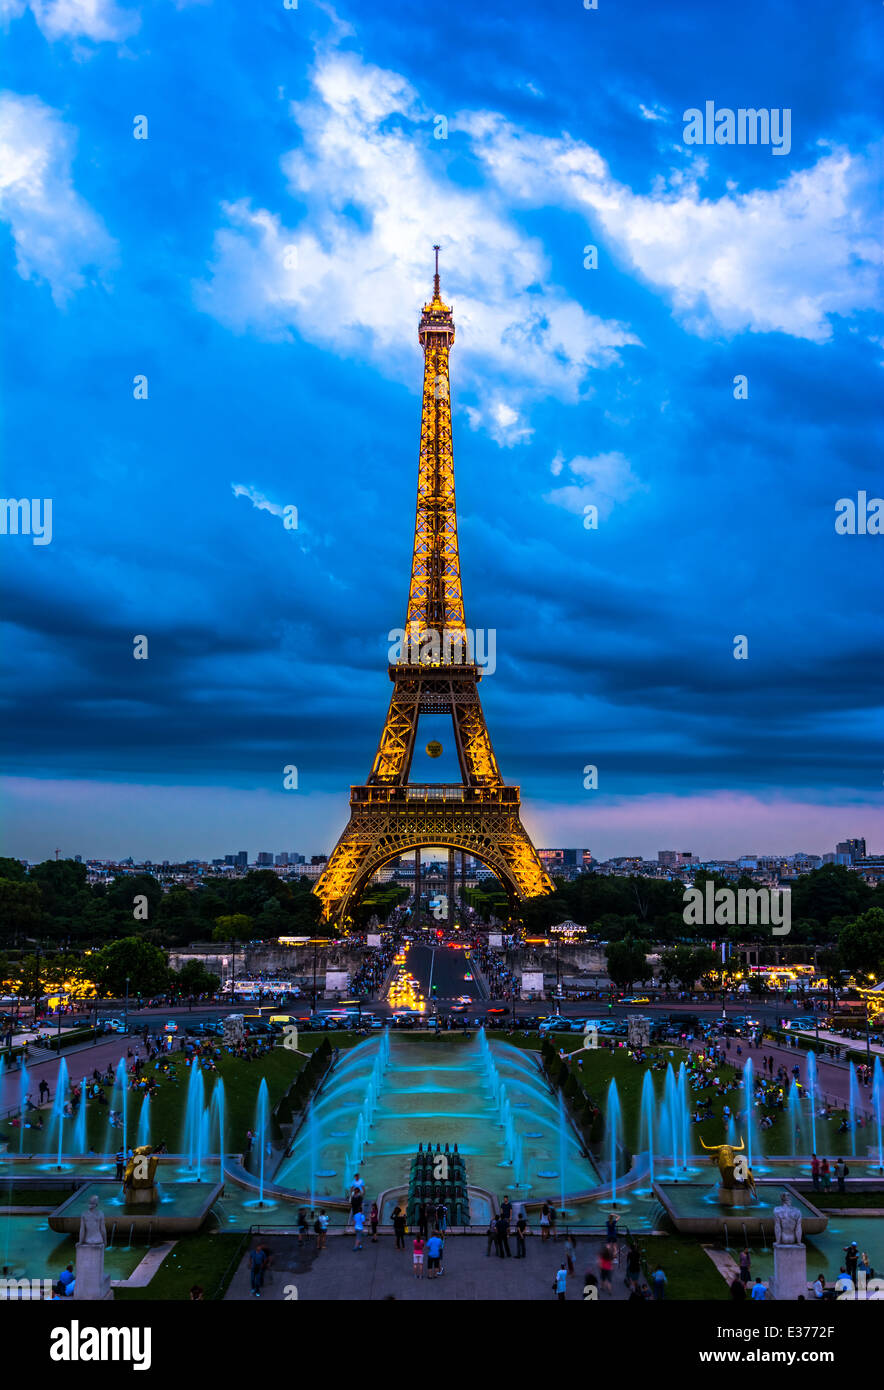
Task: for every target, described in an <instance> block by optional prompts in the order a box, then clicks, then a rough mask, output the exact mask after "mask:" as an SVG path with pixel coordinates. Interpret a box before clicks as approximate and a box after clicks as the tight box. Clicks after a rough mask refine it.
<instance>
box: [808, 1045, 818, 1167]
mask: <svg viewBox="0 0 884 1390" xmlns="http://www.w3.org/2000/svg"><path fill="white" fill-rule="evenodd" d="M807 1094H808V1098H809V1100H810V1151H811V1153H816V1098H817V1071H816V1053H815V1052H813V1051H810V1052H808V1054H807Z"/></svg>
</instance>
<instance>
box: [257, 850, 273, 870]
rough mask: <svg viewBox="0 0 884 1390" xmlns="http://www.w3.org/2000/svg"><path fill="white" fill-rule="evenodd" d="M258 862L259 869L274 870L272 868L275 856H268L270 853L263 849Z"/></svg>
mask: <svg viewBox="0 0 884 1390" xmlns="http://www.w3.org/2000/svg"><path fill="white" fill-rule="evenodd" d="M256 862H257V864H258V867H259V869H272V868H273V855H272V854H268V852H267V850H266V849H262V850H261V852H260V853H259V855H258V858H257V861H256Z"/></svg>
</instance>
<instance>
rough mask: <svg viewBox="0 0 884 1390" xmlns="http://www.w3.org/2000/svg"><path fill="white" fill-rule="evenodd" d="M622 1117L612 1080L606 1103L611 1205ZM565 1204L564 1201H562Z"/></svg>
mask: <svg viewBox="0 0 884 1390" xmlns="http://www.w3.org/2000/svg"><path fill="white" fill-rule="evenodd" d="M622 1128H623V1127H622V1123H621V1118H620V1093H619V1091H618V1090H617V1082H616V1081H615V1080H613V1078H612V1080H611V1083H610V1085H609V1086H608V1099H607V1103H606V1105H605V1148H606V1151H607V1155H608V1163H609V1164H610V1165H611V1205H612V1206H614V1207H616V1205H617V1156H618V1151H619V1147H620V1142H621V1138H622ZM562 1205H563V1206H564V1202H563V1203H562Z"/></svg>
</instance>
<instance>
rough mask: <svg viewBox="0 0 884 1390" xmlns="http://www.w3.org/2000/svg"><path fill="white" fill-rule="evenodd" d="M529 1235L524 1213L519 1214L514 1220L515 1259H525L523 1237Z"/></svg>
mask: <svg viewBox="0 0 884 1390" xmlns="http://www.w3.org/2000/svg"><path fill="white" fill-rule="evenodd" d="M529 1234H530V1230H529V1226H528V1221H527V1219H526V1217H525V1213H524V1212H520V1213H519V1215H518V1217H517V1218H516V1259H517V1260H524V1259H526V1258H527V1251H526V1249H525V1236H526V1235H529Z"/></svg>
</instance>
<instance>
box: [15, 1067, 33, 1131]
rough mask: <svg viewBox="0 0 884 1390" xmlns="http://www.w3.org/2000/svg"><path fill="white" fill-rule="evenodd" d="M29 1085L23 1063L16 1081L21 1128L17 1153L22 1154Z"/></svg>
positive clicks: (28, 1075) (26, 1070) (28, 1078)
mask: <svg viewBox="0 0 884 1390" xmlns="http://www.w3.org/2000/svg"><path fill="white" fill-rule="evenodd" d="M30 1084H31V1078H30V1074H29V1072H28V1069H27V1067H26V1066H25V1064H24V1062H22V1064H21V1076H20V1077H19V1080H18V1119H19V1124H20V1126H21V1128H20V1130H19V1134H18V1151H19V1153H24V1148H25V1120H26V1118H27V1113H28V1087H29V1086H30Z"/></svg>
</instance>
